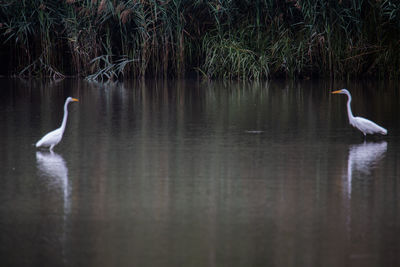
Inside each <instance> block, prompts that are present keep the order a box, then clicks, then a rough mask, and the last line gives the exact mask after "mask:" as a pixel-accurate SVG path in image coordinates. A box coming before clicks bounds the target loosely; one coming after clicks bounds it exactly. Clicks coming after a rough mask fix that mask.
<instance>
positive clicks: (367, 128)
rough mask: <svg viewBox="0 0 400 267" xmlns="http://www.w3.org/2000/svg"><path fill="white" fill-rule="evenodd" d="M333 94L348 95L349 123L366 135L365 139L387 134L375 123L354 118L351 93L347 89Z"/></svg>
mask: <svg viewBox="0 0 400 267" xmlns="http://www.w3.org/2000/svg"><path fill="white" fill-rule="evenodd" d="M332 94H345V95H347V115H348V116H349V122H350V124H351V125H352V126H354V127H355V128H357V129H358V130H360V131H361V132H362V133H363V134H364V137H366V136H367V134H377V133H379V134H383V135H386V134H387V130H386V129H385V128H383V127H381V126H379V125H378V124H376V123H375V122H372V121H370V120H367V119H365V118H362V117H354V116H353V112H351V107H350V103H351V94H350V92H349V91H347V90H346V89H342V90H337V91H334V92H332Z"/></svg>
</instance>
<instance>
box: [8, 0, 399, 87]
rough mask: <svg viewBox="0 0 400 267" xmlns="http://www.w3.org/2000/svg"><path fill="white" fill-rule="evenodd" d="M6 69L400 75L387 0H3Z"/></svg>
mask: <svg viewBox="0 0 400 267" xmlns="http://www.w3.org/2000/svg"><path fill="white" fill-rule="evenodd" d="M0 8H1V9H0V31H1V44H0V45H1V52H0V59H1V60H2V61H3V62H5V64H4V65H3V68H2V69H1V72H2V73H3V74H8V75H10V74H16V75H35V76H51V77H54V78H58V77H62V76H64V75H78V76H82V77H87V78H88V79H96V80H104V79H120V78H123V77H129V78H138V77H168V76H169V77H179V76H185V75H190V74H192V73H198V74H200V75H203V76H205V77H208V78H229V79H237V78H239V79H262V78H271V77H298V78H313V77H332V78H333V77H334V78H351V77H365V76H367V77H377V78H398V77H399V74H400V43H399V32H400V4H398V3H397V1H385V0H381V1H378V0H359V1H350V0H348V1H345V0H337V1H336V0H335V1H333V0H332V1H326V0H304V1H300V0H298V1H295V0H281V1H279V0H244V1H243V0H213V1H211V0H191V1H189V0H166V1H161V0H120V1H117V0H0Z"/></svg>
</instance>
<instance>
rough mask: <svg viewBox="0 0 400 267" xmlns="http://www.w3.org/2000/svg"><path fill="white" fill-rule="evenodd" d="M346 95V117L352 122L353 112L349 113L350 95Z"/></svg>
mask: <svg viewBox="0 0 400 267" xmlns="http://www.w3.org/2000/svg"><path fill="white" fill-rule="evenodd" d="M346 95H347V115H348V116H349V121H350V122H352V121H353V119H354V116H353V112H352V111H351V106H350V103H351V95H350V94H346Z"/></svg>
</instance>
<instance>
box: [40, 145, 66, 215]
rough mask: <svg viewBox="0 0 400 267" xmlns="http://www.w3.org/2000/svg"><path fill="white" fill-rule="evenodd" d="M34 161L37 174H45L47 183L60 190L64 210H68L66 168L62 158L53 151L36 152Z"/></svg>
mask: <svg viewBox="0 0 400 267" xmlns="http://www.w3.org/2000/svg"><path fill="white" fill-rule="evenodd" d="M36 162H37V168H38V170H39V174H40V175H41V176H46V177H47V178H49V179H48V185H49V186H50V187H51V188H56V189H57V190H60V192H62V196H63V200H64V212H65V213H67V212H68V211H69V183H68V168H67V165H66V164H65V160H64V158H63V157H62V156H61V155H59V154H57V153H54V152H36Z"/></svg>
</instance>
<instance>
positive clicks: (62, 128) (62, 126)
mask: <svg viewBox="0 0 400 267" xmlns="http://www.w3.org/2000/svg"><path fill="white" fill-rule="evenodd" d="M68 104H69V102H68V101H65V104H64V117H63V120H62V123H61V127H60V129H61V132H62V133H64V131H65V126H66V125H67V118H68Z"/></svg>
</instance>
